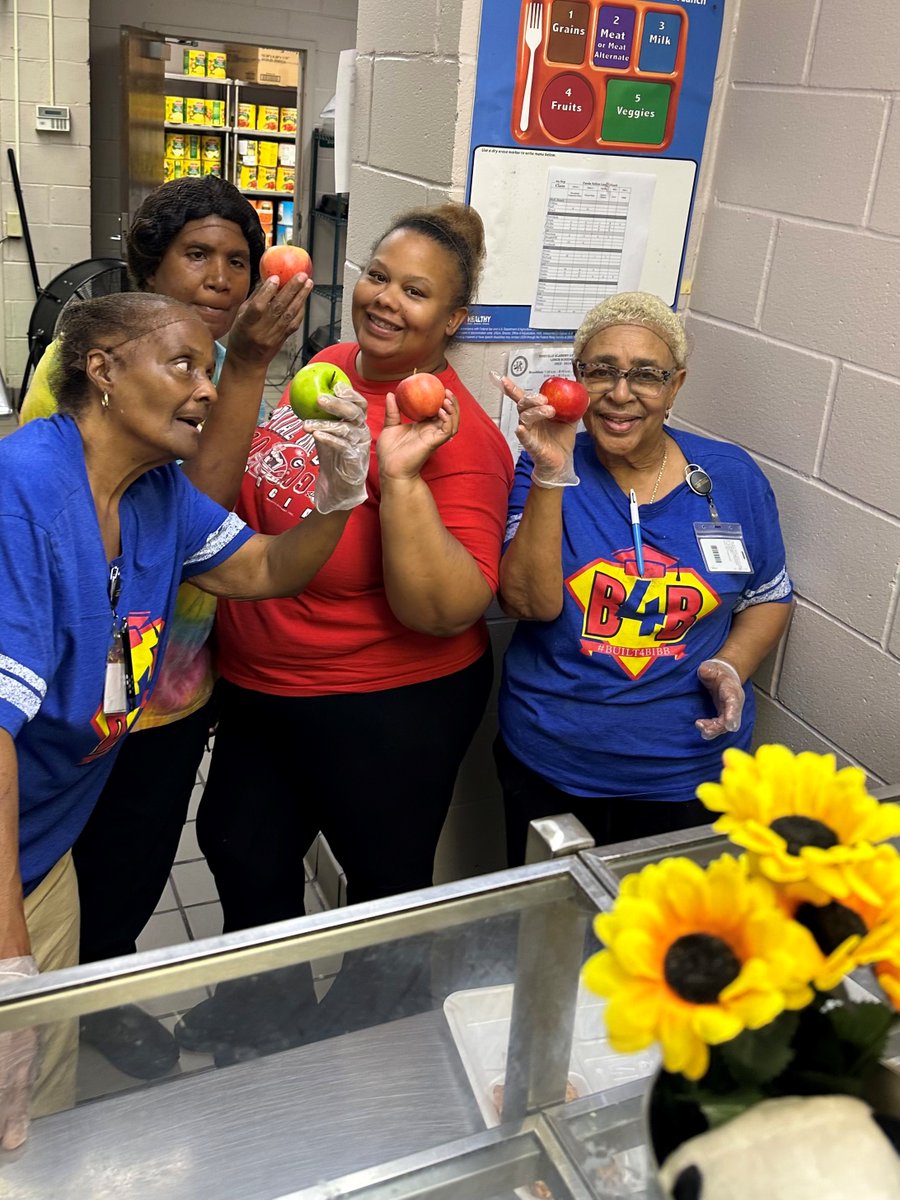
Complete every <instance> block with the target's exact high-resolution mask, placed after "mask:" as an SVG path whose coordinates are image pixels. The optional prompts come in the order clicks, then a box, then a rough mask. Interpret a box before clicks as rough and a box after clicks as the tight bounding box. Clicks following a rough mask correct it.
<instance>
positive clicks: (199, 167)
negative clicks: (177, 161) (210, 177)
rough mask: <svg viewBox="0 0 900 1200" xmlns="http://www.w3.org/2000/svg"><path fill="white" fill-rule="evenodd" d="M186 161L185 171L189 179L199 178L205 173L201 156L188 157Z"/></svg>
mask: <svg viewBox="0 0 900 1200" xmlns="http://www.w3.org/2000/svg"><path fill="white" fill-rule="evenodd" d="M183 161H184V173H185V175H186V176H187V177H188V178H189V179H199V178H200V176H201V175H202V174H203V163H202V162H201V161H200V159H199V158H194V159H191V158H186V159H184V160H183Z"/></svg>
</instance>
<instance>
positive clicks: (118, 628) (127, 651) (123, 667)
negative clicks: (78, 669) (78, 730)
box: [103, 563, 135, 716]
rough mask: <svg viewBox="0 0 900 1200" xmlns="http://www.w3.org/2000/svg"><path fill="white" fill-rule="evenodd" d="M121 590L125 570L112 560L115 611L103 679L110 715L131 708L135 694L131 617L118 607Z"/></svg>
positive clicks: (110, 594) (111, 591)
mask: <svg viewBox="0 0 900 1200" xmlns="http://www.w3.org/2000/svg"><path fill="white" fill-rule="evenodd" d="M121 591H122V572H121V571H120V570H119V566H118V564H117V563H112V564H111V566H110V568H109V581H108V584H107V596H108V597H109V607H110V609H111V611H112V636H111V638H110V646H109V649H108V650H107V652H106V674H105V677H104V681H103V711H104V712H105V713H107V714H108V715H109V716H115V715H121V714H123V713H127V712H129V711H130V709H131V707H132V705H133V703H134V695H135V692H134V669H133V665H132V661H131V637H130V635H129V633H128V621H127V619H126V618H125V617H122V618H121V619H120V618H119V614H118V612H117V611H116V606H117V605H118V603H119V594H120V593H121Z"/></svg>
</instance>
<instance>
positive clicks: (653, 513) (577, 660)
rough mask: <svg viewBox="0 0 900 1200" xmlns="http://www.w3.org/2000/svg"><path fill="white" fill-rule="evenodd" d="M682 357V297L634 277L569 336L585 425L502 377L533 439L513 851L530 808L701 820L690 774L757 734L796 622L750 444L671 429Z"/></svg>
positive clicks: (617, 829) (518, 850) (510, 786)
mask: <svg viewBox="0 0 900 1200" xmlns="http://www.w3.org/2000/svg"><path fill="white" fill-rule="evenodd" d="M686 358H687V345H686V340H685V335H684V330H683V328H682V325H681V322H680V321H679V319H678V318H677V317H676V316H675V315H674V314H673V313H672V311H671V310H670V309H669V308H668V307H667V306H666V305H665V304H664V303H663V302H662V301H661V300H660V299H659V298H658V297H656V296H651V295H648V294H646V293H641V292H635V293H626V294H622V295H618V296H613V297H611V298H610V299H609V300H606V301H604V302H603V303H602V304H599V305H597V307H596V308H593V309H592V310H591V311H590V312H589V313H588V314H587V316H586V317H585V319H584V321H583V322H582V324H581V327H580V328H579V330H578V332H577V334H576V336H575V361H574V368H575V374H576V377H577V378H578V379H580V380H581V381H582V383H583V384H584V385H585V387H586V388H587V390H588V395H589V397H590V404H589V407H588V410H587V412H586V414H585V417H584V425H585V432H583V433H579V434H577V435H576V431H575V426H574V425H572V424H564V423H560V422H557V421H554V420H553V419H552V418H553V416H554V411H553V408H552V407H551V406H550V405H548V404H547V402H546V401H545V399H544V397H543V396H529V395H525V394H523V393H522V391H521V389H519V388H517V387H515V386H514V385H513V384H512V383H511V382H510V381H509V380H507V379H504V380H503V385H504V389H505V391H506V394H507V395H508V396H510V397H511V398H512V399H513V400H515V401H516V402H517V404H518V407H519V419H520V425H519V428H518V430H517V432H518V436H519V440H520V441H521V442H522V444H523V446H524V447H525V450H526V453H525V454H523V455H522V456H521V459H520V461H519V464H518V466H517V468H516V481H515V484H514V486H513V491H512V494H511V496H510V507H509V521H508V525H507V532H506V548H505V552H504V555H503V562H502V565H501V569H500V593H501V603H502V605H503V608H504V610H505V611H506V612H507V613H509V615H510V616H514V617H518V618H519V624H518V626H517V628H516V631H515V634H514V636H513V639H512V642H511V644H510V647H509V650H508V651H507V655H506V660H505V664H504V671H503V682H502V686H501V691H500V708H499V714H500V734H499V737H498V739H497V742H496V744H495V757H496V760H497V767H498V772H499V777H500V782H501V785H502V788H503V795H504V802H505V809H506V820H507V843H508V852H509V861H510V863H511V864H516V863H521V862H522V861H524V855H525V840H526V834H527V829H528V822H529V821H531V820H532V819H534V818H536V817H541V816H547V815H549V814H552V813H558V812H574V813H575V815H576V816H578V817H579V818H580V819H581V820H582V821H583V822H584V824H585V825H586V826H587V828H588V829H589V830H590V831H591V832H592V833H593V835H594V837H595V839H596V841H597V842H598V844H604V843H609V842H616V841H622V840H625V839H628V838H632V837H638V836H643V835H646V834H652V833H662V832H667V831H669V830H673V829H681V828H685V827H689V826H691V825H698V824H702V823H704V822H705V821H706V820H707V819H708V815H707V814H706V812H705V810H704V809H703V806H702V805H701V804H700V802H699V801H698V800H696V799H694V792H695V790H696V787H697V785H698V784H699V783H702V782H703V781H704V780H708V779H713V778H717V777H718V775H719V772H720V769H721V754H722V750H723V749H724V748H725V747H726V746H740V747H742V748H746V747H747V746H748V744H749V742H750V735H751V732H752V728H753V715H754V706H753V689H752V687H751V685H750V683H749V682H748V681H749V679H750V676H751V675H752V674H753V672H754V671H755V670H756V668H757V667H758V666H759V664H760V663H761V662H762V660H763V659H764V658H765V656H766V655H767V654H768V653H769V652H770V651H771V650H772V649H774V647H775V646H776V645H777V643H778V640H779V638H780V637H781V635H782V634H783V632H784V630H785V628H786V626H787V623H788V619H789V617H790V612H791V585H790V580H789V579H788V575H787V571H786V567H785V559H784V546H783V544H782V539H781V532H780V530H779V526H778V513H777V510H776V507H775V500H774V497H773V495H772V491H771V488H770V487H769V485H768V483H767V482H766V479H765V477H764V476H763V474H762V472H761V471H760V470H759V468H758V467H757V466H756V465H755V463H754V462H753V460H752V459H751V458H750V456H749V455H748V454H746V453H745V452H744V451H743V450H741V449H739V448H738V447H737V446H732V445H729V444H728V443H723V442H715V441H711V440H709V439H707V438H702V437H698V436H696V435H694V434H689V433H682V432H680V431H676V430H667V429H666V427H665V421H666V419H667V418H668V416H669V413H670V411H671V409H672V405H673V404H674V402H675V398H676V396H677V394H678V392H679V390H680V389H681V387H682V385H683V384H684V381H685V377H686V374H687V372H686V369H685V363H686ZM689 468H690V469H689ZM710 482H711V493H710V494H709V495H708V496H707V495H705V493H706V492H707V491H708V490H709V489H708V487H707V484H709V483H710ZM576 485H577V486H576ZM630 497H633V499H634V501H635V504H634V506H632V505H631V504H630V502H629V499H630ZM635 508H636V516H637V521H635V520H634V518H633V516H632V513H633V510H634V509H635Z"/></svg>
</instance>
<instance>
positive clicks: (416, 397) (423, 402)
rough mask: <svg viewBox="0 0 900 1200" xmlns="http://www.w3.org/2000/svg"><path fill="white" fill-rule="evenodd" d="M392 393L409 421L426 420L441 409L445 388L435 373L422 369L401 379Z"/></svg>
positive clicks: (434, 415)
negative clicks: (431, 373) (430, 373)
mask: <svg viewBox="0 0 900 1200" xmlns="http://www.w3.org/2000/svg"><path fill="white" fill-rule="evenodd" d="M394 394H395V396H396V397H397V407H398V408H399V409H400V411H401V412H402V413H403V415H404V417H409V419H410V420H411V421H427V420H429V419H430V418H431V417H436V416H437V414H438V413H439V412H440V411H441V405H442V404H443V403H444V395H445V388H444V385H443V384H442V383H441V381H440V380H439V379H438V377H437V376H436V375H429V374H428V372H427V371H422V372H417V373H416V374H415V375H407V377H406V378H405V379H401V380H400V382H399V383H398V384H397V391H396V392H395V393H394Z"/></svg>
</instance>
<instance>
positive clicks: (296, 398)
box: [288, 362, 353, 421]
mask: <svg viewBox="0 0 900 1200" xmlns="http://www.w3.org/2000/svg"><path fill="white" fill-rule="evenodd" d="M342 383H343V384H346V386H347V387H348V388H349V387H352V386H353V385H352V384H351V383H350V380H349V379H348V378H347V376H346V375H345V374H344V372H343V371H342V370H341V369H340V367H334V366H332V365H331V363H327V362H315V363H307V365H306V366H305V367H301V368H300V370H299V371H298V372H297V374H296V375H295V376H294V378H293V379H292V380H291V389H290V392H289V393H288V398H289V399H290V402H291V408H292V409H293V410H294V412H295V413H296V414H297V416H298V417H302V418H303V420H304V421H322V420H325V421H338V420H340V418H339V417H335V416H333V415H332V414H331V413H330V412H326V411H325V409H324V408H320V407H319V397H320V396H333V395H334V389H335V388H336V387H337V386H338V385H339V384H342Z"/></svg>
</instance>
